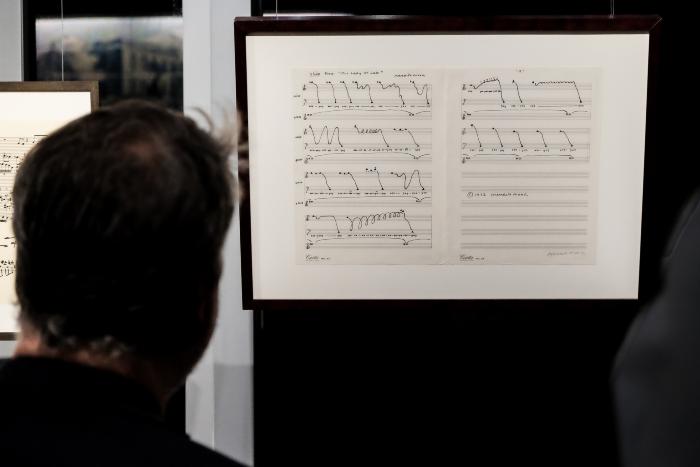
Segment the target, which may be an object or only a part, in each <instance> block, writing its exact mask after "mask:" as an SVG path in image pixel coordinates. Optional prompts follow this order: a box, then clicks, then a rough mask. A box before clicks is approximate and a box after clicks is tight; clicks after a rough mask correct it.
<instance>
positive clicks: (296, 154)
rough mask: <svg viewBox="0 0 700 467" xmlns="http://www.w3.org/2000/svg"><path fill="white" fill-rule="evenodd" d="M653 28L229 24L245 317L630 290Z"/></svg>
mask: <svg viewBox="0 0 700 467" xmlns="http://www.w3.org/2000/svg"><path fill="white" fill-rule="evenodd" d="M659 21H660V19H659V18H658V17H655V16H654V17H649V16H645V17H619V18H608V17H586V18H525V19H523V18H491V19H474V18H418V17H398V18H357V17H355V18H322V19H319V18H283V19H275V18H238V19H236V22H235V33H236V64H237V66H236V72H237V83H236V85H237V100H238V106H239V110H240V111H241V113H242V115H243V118H244V120H245V121H246V122H247V130H248V135H249V144H248V148H247V149H248V150H247V151H241V152H240V153H239V159H240V162H241V167H247V168H248V171H241V184H242V186H243V188H244V189H245V190H246V191H245V192H246V195H245V196H244V198H243V200H242V202H241V239H242V240H241V241H242V245H241V246H242V253H243V254H242V258H243V263H242V267H243V279H244V282H243V285H244V290H243V297H244V306H245V307H247V308H253V309H269V308H276V307H289V306H290V304H292V305H299V306H304V307H307V306H324V307H327V306H338V305H340V306H345V305H348V306H357V303H358V301H377V300H380V301H381V303H382V304H383V305H386V306H391V304H392V303H394V304H401V305H402V306H403V305H405V304H406V303H407V302H413V301H417V303H419V306H425V301H448V302H454V301H460V300H484V299H485V300H494V299H496V300H513V299H528V300H542V299H547V300H551V299H566V300H580V299H636V298H637V297H638V292H639V275H640V258H641V256H642V253H641V252H642V242H641V238H642V210H643V192H644V184H643V176H644V157H645V145H646V142H647V141H648V138H649V137H650V136H649V134H650V132H652V134H653V128H647V126H648V125H647V112H648V109H649V108H650V107H651V106H653V89H654V86H655V67H656V60H657V52H656V50H657V36H658V27H657V25H658V23H659Z"/></svg>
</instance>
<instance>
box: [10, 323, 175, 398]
mask: <svg viewBox="0 0 700 467" xmlns="http://www.w3.org/2000/svg"><path fill="white" fill-rule="evenodd" d="M14 356H15V357H45V358H56V359H59V360H64V361H68V362H73V363H78V364H80V365H86V366H90V367H93V368H98V369H101V370H106V371H111V372H114V373H117V374H119V375H121V376H124V377H125V378H129V379H131V380H134V381H136V382H138V383H140V384H141V385H143V386H144V387H145V388H146V389H148V390H149V392H151V394H153V395H154V396H155V397H156V399H157V400H158V403H159V404H160V406H161V409H164V408H165V405H166V404H167V401H168V399H169V398H170V395H171V394H172V388H171V387H170V385H165V384H163V381H162V380H163V378H162V377H160V374H159V372H158V371H157V370H156V367H155V365H154V364H152V363H148V362H147V361H141V360H136V359H134V358H131V357H129V356H116V357H115V356H111V355H105V354H101V353H95V352H92V351H90V350H88V349H75V350H61V349H56V348H52V347H49V346H47V345H46V344H45V343H44V342H43V340H42V339H41V337H40V336H39V335H38V334H37V333H35V332H32V331H25V330H24V329H23V330H22V332H21V333H20V337H19V340H18V341H17V346H16V347H15V353H14Z"/></svg>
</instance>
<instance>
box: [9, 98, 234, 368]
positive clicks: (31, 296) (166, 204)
mask: <svg viewBox="0 0 700 467" xmlns="http://www.w3.org/2000/svg"><path fill="white" fill-rule="evenodd" d="M227 152H228V151H227V149H226V148H225V147H224V146H223V145H222V144H219V143H218V142H217V141H216V140H214V139H213V138H212V137H211V136H210V135H209V134H208V133H206V132H204V131H202V130H201V129H199V128H198V127H197V126H196V125H195V123H194V122H193V121H191V120H190V119H188V118H185V117H183V116H182V115H180V114H176V113H174V112H171V111H168V110H165V109H163V108H161V107H159V106H157V105H154V104H148V103H143V102H137V101H131V102H125V103H123V104H119V105H116V106H113V107H110V108H105V109H101V110H98V111H96V112H93V113H92V114H90V115H87V116H85V117H83V118H80V119H78V120H76V121H74V122H72V123H70V124H68V125H66V126H65V127H63V128H61V129H60V130H58V131H56V132H55V133H53V134H51V135H49V136H48V137H46V138H44V139H43V140H42V141H41V142H40V143H39V144H38V145H37V146H36V147H35V148H34V149H33V150H32V151H31V152H30V153H29V154H28V155H27V157H26V159H25V161H24V163H23V164H22V166H21V168H20V170H19V172H18V174H17V178H16V182H15V187H14V192H13V200H14V221H13V222H14V230H15V235H16V241H17V263H16V264H17V272H16V274H17V277H16V289H17V297H18V300H19V304H20V323H21V325H22V327H23V330H25V331H26V332H27V333H28V334H33V335H35V336H37V337H38V340H39V341H40V343H41V346H42V347H43V348H44V349H47V350H49V351H55V352H56V353H57V354H59V355H60V354H64V355H70V354H71V353H75V352H86V351H87V352H92V353H94V354H96V355H99V356H100V358H108V357H109V356H110V355H116V356H118V357H120V358H121V357H123V356H129V357H130V358H137V359H143V360H148V361H151V362H160V363H164V364H165V365H166V366H167V365H171V367H170V369H169V371H170V372H171V373H173V372H174V373H178V371H179V372H180V373H182V374H181V375H175V376H174V377H175V378H177V377H184V376H185V375H186V374H187V372H189V371H190V369H191V367H192V365H194V363H195V362H196V361H197V360H198V359H199V357H200V356H201V353H202V352H203V350H204V348H205V347H206V344H207V343H208V341H209V338H210V336H211V331H212V328H213V323H214V320H215V315H216V291H217V286H218V281H219V278H220V274H221V267H222V265H221V249H222V245H223V242H224V238H225V236H226V231H227V230H228V226H229V223H230V220H231V216H232V213H233V199H232V197H233V190H232V186H233V181H232V177H231V175H230V172H229V168H228V165H227ZM171 376H173V375H171Z"/></svg>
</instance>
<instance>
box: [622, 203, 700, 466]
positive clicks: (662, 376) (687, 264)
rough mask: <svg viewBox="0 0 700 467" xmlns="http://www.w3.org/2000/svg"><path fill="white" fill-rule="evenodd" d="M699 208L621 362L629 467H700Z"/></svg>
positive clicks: (679, 233) (682, 231) (676, 240)
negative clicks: (658, 292) (658, 291)
mask: <svg viewBox="0 0 700 467" xmlns="http://www.w3.org/2000/svg"><path fill="white" fill-rule="evenodd" d="M699 200H700V198H699V197H698V196H697V195H696V197H695V198H694V200H693V201H692V202H691V203H690V204H689V207H688V208H687V209H686V212H685V215H684V216H683V219H682V220H681V222H680V224H679V226H678V228H677V230H676V234H675V235H674V237H673V238H672V240H671V242H670V245H669V250H668V253H667V256H666V260H665V262H666V268H665V278H664V286H663V290H662V291H661V293H660V294H659V296H658V297H657V298H656V300H655V301H654V303H653V304H652V305H651V306H650V307H649V308H648V309H647V310H645V311H644V312H643V313H642V314H640V316H638V317H637V319H636V320H635V322H634V324H633V325H632V327H631V328H630V330H629V332H628V335H627V339H626V341H625V343H624V345H623V347H622V349H621V350H620V353H619V354H618V359H617V365H616V368H615V371H614V373H613V383H614V389H615V399H616V408H617V419H618V431H619V435H620V451H621V457H622V463H623V465H624V466H627V467H652V466H653V467H681V466H683V467H685V466H688V467H690V466H699V465H700V203H699V202H698V201H699Z"/></svg>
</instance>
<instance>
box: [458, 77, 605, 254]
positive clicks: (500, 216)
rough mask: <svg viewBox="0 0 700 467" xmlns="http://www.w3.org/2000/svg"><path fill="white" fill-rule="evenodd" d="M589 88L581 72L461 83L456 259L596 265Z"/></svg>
mask: <svg viewBox="0 0 700 467" xmlns="http://www.w3.org/2000/svg"><path fill="white" fill-rule="evenodd" d="M594 81H595V73H594V72H593V71H592V70H585V69H533V70H518V69H511V70H509V69H502V70H488V71H487V70H469V71H465V72H463V73H462V74H461V83H460V94H459V105H460V114H459V117H458V118H459V119H458V120H457V119H456V120H455V124H456V125H459V128H460V131H459V136H458V138H456V139H457V141H458V142H456V145H457V148H456V152H457V154H458V160H459V165H460V167H461V169H460V170H459V181H458V182H456V186H458V187H459V192H458V193H455V194H454V197H453V200H454V202H455V203H456V204H455V206H456V208H457V209H458V212H459V214H458V215H457V216H455V217H454V218H453V219H454V221H453V222H452V227H451V232H452V234H451V235H452V237H451V238H452V241H453V248H454V256H453V258H457V259H458V260H459V261H463V262H466V263H469V264H474V260H473V258H475V257H478V258H481V259H480V261H479V263H480V264H587V263H590V262H592V261H594V258H595V221H596V210H595V199H596V198H595V186H596V181H597V171H596V168H595V166H594V165H593V164H592V161H593V160H594V155H595V153H594V137H595V128H596V127H595V125H594V123H595V119H594V113H593V108H594V95H595V94H594V90H595V86H594Z"/></svg>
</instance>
